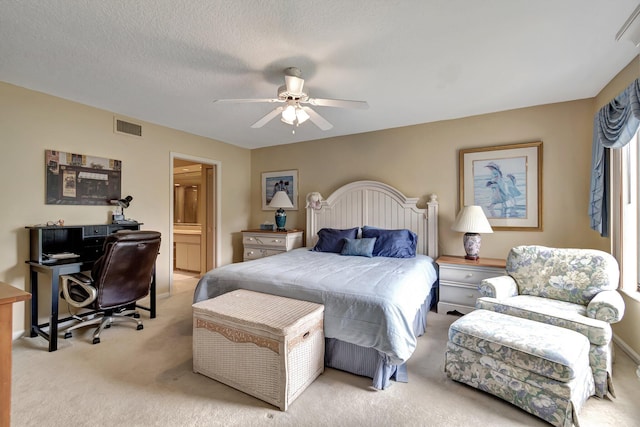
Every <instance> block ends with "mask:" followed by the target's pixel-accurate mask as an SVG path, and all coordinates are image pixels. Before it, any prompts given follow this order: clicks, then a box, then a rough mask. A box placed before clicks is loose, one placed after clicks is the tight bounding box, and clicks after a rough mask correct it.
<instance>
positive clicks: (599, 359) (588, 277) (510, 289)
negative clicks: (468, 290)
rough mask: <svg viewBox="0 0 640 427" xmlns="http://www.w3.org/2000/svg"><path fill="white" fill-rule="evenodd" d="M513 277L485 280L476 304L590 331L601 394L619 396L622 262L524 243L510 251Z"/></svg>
mask: <svg viewBox="0 0 640 427" xmlns="http://www.w3.org/2000/svg"><path fill="white" fill-rule="evenodd" d="M506 270H507V274H508V276H500V277H494V278H490V279H485V280H483V281H482V282H481V284H480V286H479V291H480V294H481V295H482V297H481V298H478V300H477V302H476V308H478V309H484V310H492V311H495V312H499V313H504V314H508V315H511V316H516V317H522V318H526V319H531V320H535V321H538V322H542V323H547V324H551V325H555V326H559V327H562V328H567V329H572V330H574V331H577V332H580V333H581V334H583V335H585V336H586V337H587V338H588V339H589V342H590V345H591V346H590V351H589V363H590V365H591V370H592V371H593V378H594V381H595V385H596V395H597V396H599V397H604V396H606V394H607V392H609V393H611V395H612V396H614V397H615V391H614V389H613V382H612V378H611V375H612V366H611V365H612V363H613V343H612V340H611V339H612V336H613V332H612V329H611V324H612V323H616V322H618V321H620V320H621V319H622V316H623V314H624V308H625V306H624V301H623V300H622V296H621V295H620V294H619V293H618V292H617V291H616V289H617V287H618V279H619V276H620V272H619V268H618V263H617V262H616V260H615V258H614V257H613V256H611V255H610V254H608V253H606V252H602V251H598V250H593V249H561V248H547V247H544V246H518V247H515V248H513V249H511V251H509V255H508V256H507V266H506Z"/></svg>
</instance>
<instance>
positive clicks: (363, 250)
mask: <svg viewBox="0 0 640 427" xmlns="http://www.w3.org/2000/svg"><path fill="white" fill-rule="evenodd" d="M343 241H344V246H343V247H342V252H340V254H341V255H349V256H366V257H369V258H371V257H372V256H373V246H374V245H375V244H376V238H375V237H372V238H370V239H343Z"/></svg>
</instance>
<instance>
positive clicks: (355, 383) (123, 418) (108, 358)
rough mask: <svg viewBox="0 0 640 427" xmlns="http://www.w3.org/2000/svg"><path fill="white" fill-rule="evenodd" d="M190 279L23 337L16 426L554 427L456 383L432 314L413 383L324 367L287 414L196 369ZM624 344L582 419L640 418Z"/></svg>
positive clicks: (589, 422) (442, 321) (412, 366)
mask: <svg viewBox="0 0 640 427" xmlns="http://www.w3.org/2000/svg"><path fill="white" fill-rule="evenodd" d="M192 288H193V282H190V283H181V284H180V286H176V289H180V290H181V291H180V292H177V293H175V294H174V295H173V296H172V297H170V298H166V299H161V300H159V301H158V305H159V308H158V313H159V314H158V317H157V318H156V319H153V320H150V319H148V317H147V315H146V314H143V315H142V317H143V320H144V329H143V330H142V331H136V330H135V329H134V325H133V324H132V325H131V326H129V325H126V326H114V327H112V328H110V329H107V330H105V331H104V333H103V334H102V342H101V343H100V344H98V345H92V344H91V343H90V342H91V340H90V333H89V331H88V330H87V331H86V332H80V333H76V336H74V337H73V338H72V339H69V340H64V339H61V340H60V341H59V350H58V351H57V352H54V353H48V352H47V351H46V350H45V349H46V342H45V340H44V339H42V338H40V337H37V338H22V339H19V340H17V341H16V342H15V343H14V350H13V402H12V425H13V426H96V425H115V426H120V425H129V426H219V425H220V426H222V425H224V426H263V425H264V426H360V425H362V426H364V425H378V426H545V425H548V424H546V423H543V422H541V421H540V420H538V419H537V418H535V417H533V416H530V415H529V414H527V413H526V412H524V411H522V410H520V409H518V408H516V407H514V406H512V405H510V404H508V403H506V402H503V401H502V400H500V399H497V398H494V397H492V396H490V395H488V394H485V393H482V392H479V391H477V390H475V389H473V388H470V387H467V386H464V385H461V384H458V383H455V382H453V381H451V380H449V379H447V377H446V376H445V375H444V373H443V371H442V367H443V360H444V357H443V354H444V347H445V343H446V334H447V329H448V326H449V324H450V323H451V322H452V321H453V320H455V318H454V317H452V316H446V315H442V314H436V313H430V314H429V325H428V327H427V334H426V335H425V336H423V337H421V338H420V341H419V344H418V348H417V350H416V353H415V354H414V356H413V357H412V359H411V360H410V361H409V364H408V370H409V383H406V384H405V383H393V385H392V386H391V387H390V388H388V389H387V390H384V391H376V390H373V389H371V388H370V387H369V385H370V384H371V380H370V379H368V378H362V377H357V376H354V375H351V374H348V373H345V372H341V371H337V370H333V369H327V370H325V373H324V374H322V375H321V376H320V377H319V378H318V379H317V380H316V381H315V382H314V383H313V384H311V386H310V387H309V388H308V389H307V390H306V391H305V392H304V393H302V395H301V396H300V397H299V398H298V399H296V400H295V401H294V402H293V403H292V405H291V406H290V407H289V410H288V411H287V412H281V411H279V410H278V409H277V408H275V407H273V406H271V405H269V404H267V403H264V402H262V401H260V400H258V399H255V398H253V397H251V396H249V395H246V394H244V393H242V392H239V391H237V390H234V389H232V388H230V387H227V386H225V385H223V384H220V383H218V382H216V381H213V380H211V379H209V378H206V377H204V376H202V375H199V374H194V373H193V372H192V369H191V366H192V359H191V328H192V326H191V295H192ZM634 371H635V365H634V364H633V363H632V361H631V360H630V358H629V357H628V356H627V355H626V354H624V353H623V352H622V351H618V352H617V359H616V364H615V374H614V380H615V385H616V391H617V394H618V398H617V399H615V400H609V399H603V400H600V399H597V398H595V397H592V398H591V399H590V400H589V401H588V402H587V403H586V405H585V407H584V408H583V410H582V412H581V414H580V422H581V425H582V427H590V426H592V427H596V426H597V427H603V426H616V427H623V426H637V425H639V424H638V420H640V401H639V400H638V396H639V395H640V381H638V379H637V377H636V376H635V372H634Z"/></svg>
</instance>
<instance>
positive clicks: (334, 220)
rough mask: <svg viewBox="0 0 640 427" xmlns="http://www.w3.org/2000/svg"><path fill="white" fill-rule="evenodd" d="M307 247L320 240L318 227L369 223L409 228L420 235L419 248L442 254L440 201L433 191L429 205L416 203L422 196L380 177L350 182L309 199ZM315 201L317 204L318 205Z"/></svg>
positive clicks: (351, 225) (345, 226)
mask: <svg viewBox="0 0 640 427" xmlns="http://www.w3.org/2000/svg"><path fill="white" fill-rule="evenodd" d="M313 196H316V198H317V197H320V196H319V193H309V195H307V230H306V234H307V247H313V246H314V245H315V244H316V242H317V240H318V234H317V233H318V230H320V229H321V228H323V227H327V228H340V229H342V228H352V227H362V226H365V225H369V226H372V227H379V228H386V229H401V228H407V229H409V230H411V231H413V232H414V233H416V234H417V235H418V245H417V247H416V251H417V252H418V253H420V254H425V255H429V256H430V257H432V258H433V259H436V258H437V257H438V202H437V198H436V196H435V194H432V195H431V197H430V200H429V201H428V202H427V208H426V209H419V208H418V207H416V203H417V202H418V198H407V197H405V196H404V195H403V194H402V193H401V192H400V191H398V190H396V189H395V188H393V187H391V186H389V185H387V184H383V183H381V182H377V181H356V182H352V183H350V184H346V185H344V186H342V187H340V188H338V189H337V190H336V191H334V192H333V194H331V195H330V196H329V197H327V198H326V199H325V200H322V201H321V202H318V203H316V204H314V203H308V202H309V200H310V197H311V198H313ZM314 205H315V206H314Z"/></svg>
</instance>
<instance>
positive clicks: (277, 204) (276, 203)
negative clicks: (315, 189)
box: [269, 190, 293, 231]
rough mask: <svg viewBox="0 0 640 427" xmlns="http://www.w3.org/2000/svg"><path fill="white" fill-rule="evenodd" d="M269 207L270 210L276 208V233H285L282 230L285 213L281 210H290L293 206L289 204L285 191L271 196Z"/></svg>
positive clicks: (285, 220)
mask: <svg viewBox="0 0 640 427" xmlns="http://www.w3.org/2000/svg"><path fill="white" fill-rule="evenodd" d="M269 206H270V207H272V208H278V210H277V211H276V227H277V228H278V231H287V230H286V229H285V228H284V224H285V223H286V222H287V213H286V212H285V211H284V209H282V208H292V207H293V204H292V203H291V199H289V196H288V195H287V193H286V192H285V191H282V190H281V191H277V192H276V194H274V195H273V198H272V199H271V202H269Z"/></svg>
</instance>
